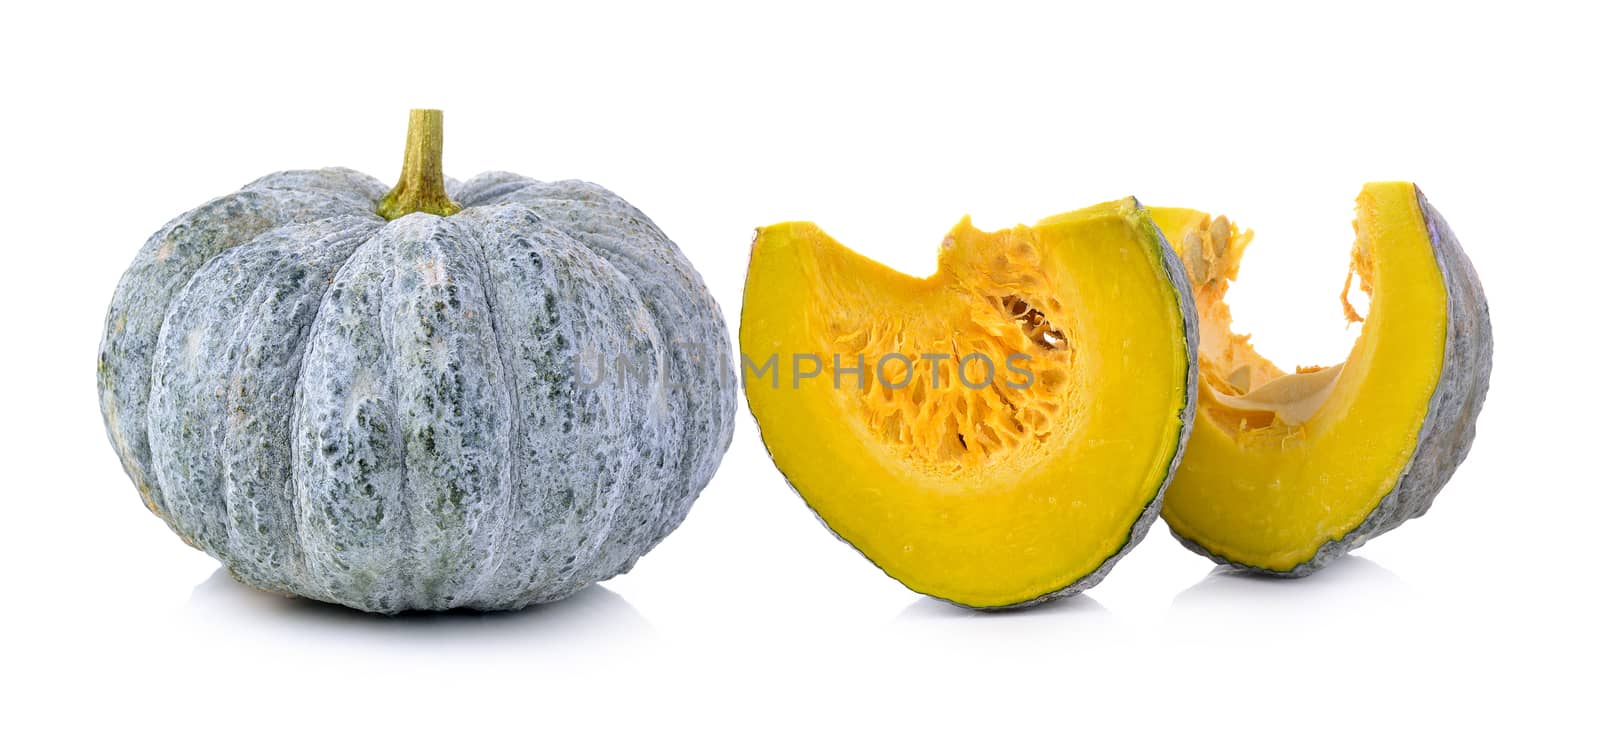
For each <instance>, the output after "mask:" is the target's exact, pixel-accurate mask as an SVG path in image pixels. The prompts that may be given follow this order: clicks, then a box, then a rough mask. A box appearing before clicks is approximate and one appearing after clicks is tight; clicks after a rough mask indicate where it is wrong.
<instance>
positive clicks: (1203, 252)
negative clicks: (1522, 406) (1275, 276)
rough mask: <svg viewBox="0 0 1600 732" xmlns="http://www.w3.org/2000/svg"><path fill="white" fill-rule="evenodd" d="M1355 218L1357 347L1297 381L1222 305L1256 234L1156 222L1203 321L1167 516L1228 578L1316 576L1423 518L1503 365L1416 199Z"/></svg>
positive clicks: (1187, 217)
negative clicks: (1192, 397) (1495, 369)
mask: <svg viewBox="0 0 1600 732" xmlns="http://www.w3.org/2000/svg"><path fill="white" fill-rule="evenodd" d="M1356 210H1357V214H1356V220H1355V231H1356V241H1355V245H1354V247H1353V249H1352V251H1351V263H1350V274H1349V277H1348V278H1347V280H1346V286H1345V292H1344V294H1343V295H1342V296H1341V300H1342V301H1343V305H1344V311H1345V317H1346V319H1347V320H1348V321H1350V322H1351V323H1352V325H1357V324H1359V327H1360V328H1361V332H1360V335H1359V336H1358V337H1357V338H1356V340H1355V344H1354V346H1353V347H1352V348H1351V351H1350V354H1349V356H1348V357H1347V358H1346V359H1345V361H1344V362H1343V363H1340V364H1335V365H1332V366H1327V367H1322V366H1302V367H1297V368H1295V369H1293V370H1286V369H1283V368H1280V367H1279V366H1277V365H1275V364H1273V363H1272V362H1271V361H1269V360H1267V359H1266V358H1263V357H1262V356H1261V355H1260V354H1259V353H1257V352H1256V350H1255V349H1254V348H1253V347H1252V346H1251V344H1250V340H1249V337H1248V336H1242V335H1238V334H1235V333H1234V332H1233V331H1232V315H1231V313H1230V312H1229V309H1228V306H1227V304H1226V303H1225V302H1224V297H1225V296H1226V294H1227V291H1228V284H1229V283H1230V282H1231V281H1233V280H1234V279H1235V278H1236V277H1237V276H1238V274H1239V262H1240V258H1241V257H1242V255H1243V253H1244V250H1245V247H1246V245H1247V244H1248V243H1249V242H1250V239H1251V234H1250V232H1247V231H1245V232H1241V231H1240V230H1239V229H1238V228H1237V227H1235V226H1233V225H1232V224H1231V223H1230V222H1229V221H1228V220H1227V219H1226V218H1225V217H1221V216H1216V217H1213V216H1210V215H1208V214H1205V213H1201V212H1199V211H1192V210H1188V209H1173V208H1154V209H1152V213H1153V215H1154V217H1155V219H1156V221H1157V223H1158V225H1160V227H1161V229H1162V230H1163V231H1164V232H1165V234H1166V237H1167V240H1168V241H1169V242H1170V244H1171V245H1172V247H1173V248H1174V250H1175V251H1177V252H1178V254H1179V255H1180V258H1181V259H1182V260H1183V262H1184V267H1185V269H1186V271H1187V272H1188V275H1189V278H1190V280H1191V283H1192V285H1193V287H1194V295H1195V303H1196V307H1197V308H1198V309H1199V313H1200V354H1199V360H1200V377H1201V378H1200V406H1199V410H1198V412H1197V414H1196V417H1195V426H1194V433H1193V436H1192V438H1191V440H1190V443H1189V445H1188V448H1187V451H1186V453H1185V456H1184V459H1183V462H1182V465H1181V466H1180V468H1179V471H1178V475H1177V477H1176V478H1175V479H1174V482H1173V485H1172V489H1171V490H1170V491H1169V492H1168V494H1167V496H1166V499H1165V506H1164V508H1163V511H1162V513H1163V516H1164V517H1165V519H1166V521H1167V523H1168V524H1169V525H1170V527H1171V528H1172V531H1173V533H1174V534H1176V535H1177V536H1178V537H1179V539H1181V540H1182V541H1184V543H1185V544H1186V545H1188V546H1189V547H1190V548H1191V549H1194V550H1196V551H1198V552H1200V553H1202V554H1205V555H1207V556H1209V557H1211V558H1212V559H1213V560H1215V561H1218V562H1220V563H1228V564H1233V565H1236V566H1239V567H1244V568H1248V569H1252V570H1256V571H1260V572H1265V573H1269V574H1280V575H1287V576H1301V575H1305V574H1309V573H1310V572H1313V571H1315V570H1316V569H1318V568H1320V567H1321V566H1323V565H1324V564H1326V563H1327V562H1328V561H1330V560H1332V559H1333V558H1335V557H1337V556H1340V555H1342V554H1344V553H1346V552H1348V551H1350V550H1351V549H1354V548H1355V547H1357V546H1360V545H1361V544H1362V543H1364V542H1365V541H1367V540H1368V539H1370V538H1371V537H1373V536H1376V535H1378V534H1381V533H1383V532H1385V531H1388V530H1390V529H1392V528H1394V527H1395V526H1398V525H1399V524H1400V523H1401V522H1403V521H1405V520H1407V519H1409V518H1413V517H1415V516H1419V515H1421V514H1422V513H1423V512H1424V511H1426V510H1427V509H1428V507H1429V505H1430V504H1431V503H1432V500H1433V497H1434V496H1435V495H1436V494H1437V493H1438V491H1439V490H1440V489H1441V488H1442V487H1443V486H1444V483H1445V481H1446V480H1448V478H1449V477H1450V475H1451V473H1452V472H1453V471H1454V470H1455V467H1456V466H1457V465H1458V464H1459V463H1460V462H1461V460H1462V459H1463V458H1465V456H1466V453H1467V450H1468V448H1469V447H1470V445H1471V443H1472V437H1473V425H1474V423H1475V421H1476V419H1477V415H1478V411H1479V409H1480V408H1481V406H1482V404H1483V399H1484V396H1485V393H1486V392H1487V390H1488V383H1489V370H1490V360H1491V352H1492V344H1491V337H1490V329H1489V314H1488V307H1487V305H1486V303H1485V300H1484V296H1483V288H1482V286H1481V285H1480V284H1479V282H1478V277H1477V273H1476V272H1475V271H1474V270H1473V268H1472V265H1471V262H1469V261H1468V259H1467V257H1466V255H1465V254H1464V253H1463V252H1462V250H1461V247H1460V244H1459V243H1458V242H1457V241H1456V240H1455V236H1454V235H1453V234H1452V233H1451V231H1450V229H1449V227H1448V226H1447V225H1446V224H1445V222H1444V219H1443V218H1441V217H1440V216H1439V214H1438V212H1437V211H1435V210H1433V208H1432V207H1431V206H1430V205H1428V202H1427V200H1426V199H1425V198H1423V197H1422V194H1421V192H1420V191H1418V190H1417V188H1416V187H1415V186H1414V185H1412V184H1410V183H1372V184H1368V185H1367V186H1365V188H1363V190H1362V192H1361V195H1360V197H1359V198H1358V199H1357V206H1356ZM1353 285H1354V286H1359V287H1360V289H1361V290H1362V291H1363V292H1365V293H1366V295H1367V296H1368V298H1369V301H1368V307H1367V312H1366V314H1365V315H1364V316H1363V315H1361V314H1359V313H1358V312H1357V311H1356V309H1355V308H1354V307H1352V306H1351V304H1350V300H1349V291H1350V288H1351V287H1352V286H1353Z"/></svg>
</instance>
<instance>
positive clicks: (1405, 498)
mask: <svg viewBox="0 0 1600 732" xmlns="http://www.w3.org/2000/svg"><path fill="white" fill-rule="evenodd" d="M1416 194H1417V205H1418V206H1419V207H1420V208H1421V210H1422V218H1423V221H1424V222H1426V223H1427V226H1428V239H1429V241H1430V242H1431V243H1432V245H1433V257H1434V260H1435V261H1436V262H1438V264H1439V272H1440V274H1442V275H1443V276H1444V286H1445V296H1446V299H1447V300H1448V303H1447V324H1446V328H1445V352H1444V366H1443V368H1442V370H1441V371H1440V372H1439V383H1438V384H1437V385H1436V386H1435V387H1434V389H1433V395H1432V396H1431V397H1429V399H1428V416H1427V417H1425V418H1424V419H1423V421H1422V429H1421V431H1420V432H1418V434H1417V447H1416V451H1415V452H1413V453H1412V455H1411V460H1410V462H1408V463H1407V464H1406V468H1405V470H1404V471H1403V472H1402V473H1401V475H1400V479H1399V480H1398V481H1396V482H1395V487H1394V488H1393V489H1392V490H1390V491H1389V493H1388V494H1387V495H1385V496H1384V497H1383V499H1382V500H1380V501H1379V502H1378V506H1377V508H1374V509H1373V510H1372V513H1370V514H1367V517H1366V518H1365V519H1363V520H1362V522H1361V525H1359V526H1357V527H1356V528H1355V530H1353V531H1351V532H1350V533H1348V534H1345V535H1344V536H1343V537H1340V538H1338V539H1333V540H1330V541H1327V542H1324V543H1323V545H1322V546H1321V547H1318V548H1317V553H1316V554H1315V555H1313V556H1312V557H1311V559H1309V560H1307V561H1305V562H1302V563H1300V564H1298V565H1296V566H1295V567H1294V568H1293V569H1290V570H1288V571H1286V572H1285V571H1277V570H1272V569H1266V568H1264V567H1256V566H1252V565H1248V564H1244V563H1242V562H1237V561H1233V560H1231V559H1229V558H1227V557H1223V556H1219V555H1217V554H1214V553H1212V552H1210V551H1208V550H1207V549H1206V548H1204V547H1202V546H1200V545H1199V544H1197V543H1195V542H1194V541H1192V540H1190V539H1189V538H1187V537H1184V536H1182V535H1181V534H1178V532H1177V531H1173V532H1172V533H1173V536H1175V537H1177V539H1178V541H1179V542H1181V543H1182V544H1183V545H1184V546H1186V547H1188V548H1189V549H1190V550H1191V551H1194V552H1195V553H1197V554H1200V555H1203V556H1205V557H1206V558H1208V559H1210V560H1211V561H1213V562H1216V563H1217V564H1225V565H1228V566H1231V567H1234V568H1235V569H1240V570H1245V571H1248V572H1252V573H1255V574H1264V575H1270V576H1274V577H1304V576H1306V575H1309V574H1311V573H1313V572H1315V571H1317V570H1319V569H1321V568H1323V567H1324V566H1327V564H1328V563H1329V562H1331V561H1333V560H1334V559H1337V558H1339V557H1342V556H1344V555H1345V554H1348V553H1350V552H1351V551H1352V550H1354V549H1356V548H1358V547H1360V546H1361V545H1363V544H1365V543H1367V541H1369V540H1371V539H1372V538H1373V537H1376V536H1378V535H1380V534H1383V533H1385V532H1387V531H1389V530H1391V529H1393V528H1395V527H1396V526H1399V525H1400V524H1403V523H1405V522H1406V521H1407V520H1409V519H1413V518H1416V517H1418V516H1421V515H1423V514H1424V513H1427V511H1428V508H1429V507H1430V506H1432V505H1433V499H1434V497H1436V496H1438V495H1439V491H1441V490H1443V489H1444V486H1445V483H1447V482H1449V480H1450V476H1452V475H1454V474H1455V472H1456V468H1457V467H1459V466H1460V465H1461V462H1462V461H1463V460H1466V458H1467V452H1468V451H1469V450H1471V448H1472V439H1473V437H1474V436H1475V435H1476V431H1477V423H1478V413H1479V412H1480V411H1482V409H1483V402H1484V399H1485V398H1486V397H1487V396H1488V394H1489V372H1490V370H1491V369H1492V368H1493V362H1494V333H1493V331H1492V329H1491V327H1490V325H1489V301H1488V299H1487V298H1485V297H1484V294H1483V284H1482V283H1481V282H1479V281H1478V271H1477V270H1476V269H1474V268H1473V266H1472V261H1471V260H1470V259H1468V258H1467V254H1466V252H1465V251H1464V250H1463V249H1462V248H1461V243H1460V242H1459V241H1457V240H1456V235H1455V232H1453V231H1451V230H1450V225H1449V224H1447V223H1445V220H1444V217H1443V216H1440V215H1439V212H1438V211H1437V210H1435V209H1434V207H1433V206H1432V205H1431V204H1429V203H1428V199H1427V198H1426V197H1424V196H1423V195H1422V190H1421V189H1416Z"/></svg>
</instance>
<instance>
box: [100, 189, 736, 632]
mask: <svg viewBox="0 0 1600 732" xmlns="http://www.w3.org/2000/svg"><path fill="white" fill-rule="evenodd" d="M447 189H448V192H449V195H450V198H451V199H453V201H454V202H458V203H459V205H460V208H461V210H460V212H459V213H454V214H452V215H448V216H439V215H435V214H432V213H425V212H417V213H409V214H405V215H399V216H397V217H396V218H394V219H393V220H392V221H391V220H386V219H385V217H383V216H380V215H379V214H378V213H377V211H378V207H379V205H380V202H383V201H384V199H385V193H386V191H387V190H388V189H387V188H386V187H385V186H384V185H383V184H381V183H379V182H378V181H377V180H376V179H374V178H371V177H369V176H366V175H363V174H361V173H357V172H355V171H350V170H344V169H325V170H314V171H289V172H283V173H276V174H273V175H269V176H267V177H265V178H262V179H260V180H258V181H256V182H254V183H251V184H250V185H247V186H245V187H244V189H242V190H240V191H239V192H237V193H234V194H231V195H228V196H224V197H222V198H219V199H216V200H214V201H211V202H210V203H207V204H205V205H203V206H201V207H199V208H197V209H195V210H193V211H190V212H189V213H186V214H184V215H182V216H179V217H178V218H177V219H175V220H173V221H172V222H171V223H169V224H167V225H166V226H165V227H163V228H162V229H161V230H160V231H159V232H157V233H156V234H155V235H154V236H153V237H151V239H150V240H149V242H148V243H146V245H145V246H144V248H143V250H142V251H140V253H139V254H138V256H137V257H136V258H135V260H134V262H133V264H132V266H131V267H129V269H128V271H127V273H126V274H124V276H123V279H122V281H121V283H120V284H119V285H118V287H117V291H116V294H115V296H114V298H113V300H112V303H111V307H110V310H109V312H108V314H107V317H106V329H105V334H104V337H103V339H102V343H101V349H100V363H99V389H100V403H101V409H102V412H103V415H104V417H105V423H106V430H107V434H108V435H109V437H110V439H111V442H112V445H113V446H114V447H115V449H116V451H117V454H118V456H119V457H120V458H121V460H122V464H123V467H124V469H125V470H126V472H127V473H128V475H129V477H130V478H131V479H132V480H133V482H134V484H135V485H136V486H137V487H138V489H139V492H140V494H141V495H142V496H143V498H144V500H145V502H146V504H147V505H148V506H149V507H150V509H151V510H152V511H154V512H155V513H156V514H157V515H159V516H161V517H162V518H163V519H165V520H166V521H167V523H168V524H169V525H170V526H171V528H172V529H173V530H174V531H175V532H176V533H177V534H178V535H179V536H181V537H182V538H183V539H184V540H185V541H187V542H189V543H190V544H192V545H194V546H196V547H198V548H200V549H202V550H204V551H205V552H207V553H208V554H210V555H212V556H213V557H216V558H217V559H218V560H220V561H221V562H222V563H223V564H224V566H226V567H227V568H228V570H229V572H231V573H232V574H233V575H234V576H235V577H237V578H239V579H240V580H241V581H243V582H245V583H247V584H250V585H253V586H256V587H259V588H261V589H264V590H269V591H274V592H278V593H283V594H290V595H300V596H304V597H310V598H315V599H318V600H323V601H326V602H332V603H339V604H342V605H347V606H350V607H354V608H358V609H361V610H367V611H375V612H384V613H395V612H401V611H406V610H444V609H449V608H476V609H484V610H502V609H515V608H521V607H525V606H527V605H530V604H535V603H542V602H550V601H554V600H558V599H560V598H563V597H566V596H568V595H570V594H572V593H574V592H576V591H578V590H579V589H582V588H583V587H585V586H587V585H589V584H591V583H593V582H596V581H599V580H604V579H606V578H609V577H612V576H615V575H617V574H619V573H622V572H626V571H628V569H630V568H631V567H632V566H633V564H634V562H635V561H637V560H638V558H639V557H640V556H642V555H643V554H644V553H645V552H647V551H649V550H650V549H651V548H652V547H654V546H655V545H656V544H657V543H658V542H659V541H661V539H662V538H663V537H665V536H666V535H667V534H668V533H669V532H671V531H672V530H673V529H674V528H676V527H677V526H678V524H679V523H681V522H682V520H683V518H684V516H685V514H686V513H687V511H688V510H689V507H690V505H691V504H692V503H693V502H694V500H695V498H696V496H698V494H699V492H700V491H701V489H702V488H703V487H704V486H705V485H706V483H707V482H708V481H709V480H710V478H711V475H712V474H713V473H714V472H715V471H716V467H717V464H718V463H719V462H720V460H721V457H722V454H723V452H724V451H725V450H726V449H727V446H728V443H729V441H730V439H731V437H732V431H733V417H734V393H735V389H736V385H735V382H734V372H733V364H732V358H731V346H730V344H729V340H728V336H727V328H726V326H725V324H724V322H723V319H722V316H721V310H720V308H719V307H718V306H717V304H716V302H715V301H714V300H713V299H712V298H711V296H710V294H709V293H708V291H707V290H706V288H705V285H704V283H703V282H702V281H701V279H700V277H699V275H698V274H697V273H696V272H695V270H694V268H693V267H692V266H691V265H690V264H689V262H688V261H687V260H686V259H685V258H684V257H683V255H682V253H681V252H680V251H679V250H678V248H677V246H676V245H675V244H673V243H672V242H671V241H670V240H669V239H668V238H667V237H666V236H665V235H664V234H662V233H661V231H660V230H659V229H658V228H657V227H656V226H655V225H654V224H653V223H652V222H651V221H650V220H649V219H648V218H646V217H645V216H644V214H642V213H640V212H639V211H638V210H637V209H635V208H634V207H632V206H631V205H629V204H628V203H627V202H625V201H623V200H622V199H621V198H619V197H617V196H616V195H615V194H612V193H610V192H609V191H607V190H605V189H603V188H601V187H599V186H596V185H593V184H590V183H584V182H581V181H562V182H553V183H549V182H539V181H534V180H530V179H527V178H523V177H521V176H516V175H512V174H508V173H486V174H483V175H480V176H477V177H475V178H472V179H471V180H468V181H466V182H465V183H462V184H459V185H457V184H455V183H454V182H453V181H452V182H449V183H448V184H447ZM397 190H398V189H397ZM618 356H622V357H629V358H631V359H632V361H631V363H633V364H637V365H639V367H638V368H636V369H635V370H633V371H632V372H630V373H629V374H627V376H628V378H615V377H616V374H615V373H614V372H615V371H616V369H611V372H612V373H609V374H608V375H607V376H608V377H607V378H603V379H598V380H596V379H594V378H592V377H593V376H595V375H596V372H594V371H592V370H588V369H592V368H593V367H594V364H595V363H596V359H600V360H602V361H604V362H606V363H607V365H608V366H609V365H610V364H611V363H613V362H612V361H611V359H615V358H617V357H618ZM580 364H582V366H580ZM596 382H597V383H596Z"/></svg>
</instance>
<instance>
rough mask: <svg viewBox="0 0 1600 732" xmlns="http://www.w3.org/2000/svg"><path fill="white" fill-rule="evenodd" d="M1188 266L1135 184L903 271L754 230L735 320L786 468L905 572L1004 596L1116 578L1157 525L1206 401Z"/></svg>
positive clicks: (948, 243) (969, 602)
mask: <svg viewBox="0 0 1600 732" xmlns="http://www.w3.org/2000/svg"><path fill="white" fill-rule="evenodd" d="M1183 276H1184V275H1183V265H1182V264H1181V263H1180V262H1179V260H1178V258H1177V256H1176V254H1175V253H1174V252H1173V251H1171V250H1170V249H1169V248H1167V247H1166V246H1165V245H1164V243H1163V242H1162V240H1161V236H1160V233H1159V232H1158V231H1157V229H1156V227H1155V225H1154V223H1153V220H1152V219H1151V217H1150V213H1149V212H1148V211H1147V210H1146V209H1144V208H1143V207H1142V206H1140V205H1139V204H1138V202H1136V201H1135V200H1133V199H1131V198H1129V199H1124V200H1122V201H1115V202H1111V203H1106V204H1101V205H1099V206H1094V207H1091V208H1088V209H1084V210H1082V211H1077V212H1073V213H1070V214H1063V215H1059V216H1055V217H1052V218H1049V219H1046V220H1044V221H1042V222H1040V223H1039V224H1037V225H1035V226H1032V227H1027V226H1018V227H1015V228H1011V229H1005V230H1001V231H995V232H984V231H980V230H978V229H977V228H974V227H973V226H972V224H971V222H970V220H963V221H962V222H961V223H959V224H958V225H957V226H956V227H955V228H954V229H953V230H952V231H951V232H950V234H949V235H948V236H947V237H946V238H945V239H944V241H943V245H942V248H941V249H940V251H939V267H938V271H937V272H936V273H935V274H934V275H932V276H930V277H927V278H918V277H912V276H908V275H905V274H902V273H899V272H896V271H894V270H892V269H890V268H888V267H885V266H883V265H881V264H878V263H877V262H874V261H872V260H870V259H868V258H866V257H864V256H862V255H860V254H857V253H856V252H853V251H851V250H850V249H847V248H845V247H844V246H843V245H841V244H839V243H838V242H836V241H834V240H833V239H831V238H829V237H828V235H827V234H824V233H823V232H822V231H821V230H820V229H819V228H818V227H817V226H816V225H814V224H810V223H784V224H778V225H775V226H769V227H766V228H762V229H760V230H758V232H757V234H756V238H755V242H754V244H753V246H752V250H751V257H750V271H749V277H748V280H747V282H746V285H745V294H744V309H743V317H742V322H741V325H740V331H739V342H740V347H741V349H742V359H743V378H744V382H745V395H746V398H747V399H748V401H749V405H750V411H751V413H752V414H753V415H754V416H755V419H756V422H757V423H758V424H759V426H760V428H761V435H762V439H763V441H764V442H765V443H766V446H767V449H768V451H769V452H770V453H771V455H772V458H773V460H774V462H775V463H776V465H777V467H778V468H779V470H780V471H781V472H782V473H783V474H784V476H785V477H786V478H787V479H788V480H789V482H790V484H791V485H793V487H794V488H795V490H796V491H797V492H798V493H799V494H800V496H801V498H803V499H804V500H805V502H806V503H807V504H808V505H809V506H810V507H811V509H812V510H813V511H815V512H816V514H817V516H818V517H819V518H821V519H822V521H823V522H824V524H826V525H827V526H828V528H830V529H831V530H832V531H833V532H834V533H835V534H836V535H837V536H838V537H839V538H841V539H843V540H844V541H846V542H848V543H849V544H850V545H852V546H854V547H855V548H856V549H858V550H859V551H860V552H861V553H862V554H863V555H865V556H866V557H867V558H868V559H869V560H871V561H872V562H873V563H874V564H876V565H877V566H878V567H879V568H881V569H882V570H883V571H884V572H885V573H887V574H888V575H889V576H891V577H893V578H895V579H896V580H899V581H900V582H902V583H903V584H905V585H906V586H907V587H909V588H911V589H912V590H915V591H917V592H921V593H924V594H927V595H931V596H934V597H938V598H941V599H944V600H948V601H951V602H954V603H957V604H960V605H966V606H970V607H977V608H1003V607H1011V606H1017V605H1023V604H1028V603H1032V602H1036V601H1039V600H1042V599H1045V598H1048V597H1052V596H1061V595H1068V594H1073V593H1076V592H1080V591H1082V590H1084V589H1087V588H1089V587H1091V586H1093V585H1094V584H1096V583H1097V582H1099V581H1100V580H1101V578H1103V577H1104V576H1105V574H1106V573H1107V572H1108V571H1109V570H1110V568H1111V566H1112V565H1113V564H1114V563H1115V562H1116V561H1117V560H1118V559H1119V558H1121V557H1122V555H1123V554H1125V553H1126V552H1127V551H1128V550H1129V549H1130V548H1131V547H1132V546H1133V545H1134V544H1136V543H1137V542H1138V541H1139V540H1140V539H1141V538H1142V537H1143V536H1144V533H1145V531H1146V529H1147V528H1148V527H1149V525H1150V523H1151V522H1152V521H1153V520H1154V518H1155V515H1156V512H1157V506H1158V505H1159V500H1160V497H1161V494H1162V491H1163V490H1164V488H1165V487H1166V485H1167V483H1168V481H1169V480H1170V479H1171V476H1172V474H1173V471H1174V470H1175V467H1176V465H1177V464H1178V460H1179V457H1180V456H1181V454H1182V452H1183V445H1184V442H1185V439H1186V437H1187V432H1188V424H1189V417H1190V415H1191V414H1192V413H1193V409H1194V404H1195V390H1196V388H1197V378H1198V376H1197V374H1196V372H1195V370H1194V369H1193V368H1192V366H1191V364H1192V359H1193V353H1194V349H1195V348H1196V347H1197V338H1198V336H1197V332H1198V331H1197V330H1196V328H1197V325H1196V321H1195V313H1194V303H1193V301H1192V297H1191V295H1190V293H1189V291H1188V288H1187V286H1186V285H1185V283H1184V282H1183Z"/></svg>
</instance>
